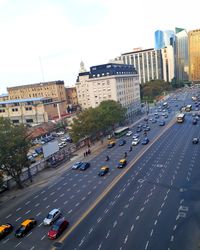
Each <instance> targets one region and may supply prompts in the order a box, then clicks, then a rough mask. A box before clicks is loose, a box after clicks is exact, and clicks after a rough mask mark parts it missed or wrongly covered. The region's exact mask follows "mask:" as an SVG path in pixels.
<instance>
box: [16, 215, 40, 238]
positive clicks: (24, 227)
mask: <svg viewBox="0 0 200 250" xmlns="http://www.w3.org/2000/svg"><path fill="white" fill-rule="evenodd" d="M36 225H37V221H36V220H35V219H33V218H31V219H26V220H24V221H23V222H22V223H21V225H20V227H19V228H18V229H17V230H16V231H15V236H16V237H17V238H21V237H23V236H25V235H26V234H27V233H28V232H29V231H30V230H31V229H32V228H34V227H35V226H36Z"/></svg>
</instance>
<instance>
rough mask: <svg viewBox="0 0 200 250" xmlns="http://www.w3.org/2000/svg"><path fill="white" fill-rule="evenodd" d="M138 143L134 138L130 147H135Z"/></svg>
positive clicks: (137, 139) (138, 140)
mask: <svg viewBox="0 0 200 250" xmlns="http://www.w3.org/2000/svg"><path fill="white" fill-rule="evenodd" d="M139 142H140V139H139V138H135V139H134V140H133V141H132V145H133V146H136V145H137V144H138V143H139Z"/></svg>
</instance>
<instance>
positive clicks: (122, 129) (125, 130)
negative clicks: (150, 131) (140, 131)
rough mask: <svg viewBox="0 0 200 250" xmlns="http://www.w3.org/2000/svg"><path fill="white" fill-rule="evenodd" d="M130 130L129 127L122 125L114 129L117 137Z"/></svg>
mask: <svg viewBox="0 0 200 250" xmlns="http://www.w3.org/2000/svg"><path fill="white" fill-rule="evenodd" d="M128 131H129V127H120V128H118V129H116V130H115V131H114V136H115V138H119V137H121V136H123V135H125V134H126V133H127V132H128Z"/></svg>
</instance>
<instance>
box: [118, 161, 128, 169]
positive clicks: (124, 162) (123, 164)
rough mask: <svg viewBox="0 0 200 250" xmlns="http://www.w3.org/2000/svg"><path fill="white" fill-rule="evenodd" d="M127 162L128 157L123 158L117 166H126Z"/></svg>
mask: <svg viewBox="0 0 200 250" xmlns="http://www.w3.org/2000/svg"><path fill="white" fill-rule="evenodd" d="M126 164H127V161H126V159H121V160H119V162H118V165H117V167H118V168H123V167H125V166H126Z"/></svg>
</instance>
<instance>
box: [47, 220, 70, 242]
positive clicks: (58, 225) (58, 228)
mask: <svg viewBox="0 0 200 250" xmlns="http://www.w3.org/2000/svg"><path fill="white" fill-rule="evenodd" d="M68 225H69V222H68V221H67V220H66V219H65V218H64V217H63V218H60V219H59V220H57V221H56V222H55V223H54V224H53V226H52V227H51V229H50V230H49V232H48V237H49V238H50V239H57V238H58V237H59V236H60V235H61V234H62V232H63V231H64V230H65V229H66V228H67V227H68Z"/></svg>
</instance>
